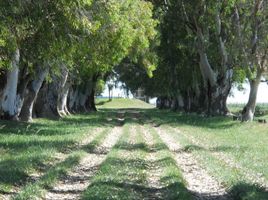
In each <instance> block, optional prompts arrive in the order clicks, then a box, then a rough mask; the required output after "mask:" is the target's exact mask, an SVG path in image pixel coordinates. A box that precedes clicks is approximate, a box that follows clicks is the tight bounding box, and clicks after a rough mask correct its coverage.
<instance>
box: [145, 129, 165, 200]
mask: <svg viewBox="0 0 268 200" xmlns="http://www.w3.org/2000/svg"><path fill="white" fill-rule="evenodd" d="M141 131H142V133H143V137H144V141H145V144H146V145H147V146H148V147H149V150H150V152H148V153H147V156H146V161H147V163H149V166H148V169H147V185H148V187H149V191H148V194H147V195H148V197H147V199H163V198H164V197H163V194H162V192H161V191H160V190H161V189H162V188H163V184H161V181H160V180H161V174H162V169H161V167H160V166H157V165H156V164H154V163H156V162H157V160H158V155H157V152H155V151H154V150H153V149H154V145H155V139H154V137H153V135H152V133H150V132H149V131H148V130H147V129H146V128H145V127H143V126H142V127H141Z"/></svg>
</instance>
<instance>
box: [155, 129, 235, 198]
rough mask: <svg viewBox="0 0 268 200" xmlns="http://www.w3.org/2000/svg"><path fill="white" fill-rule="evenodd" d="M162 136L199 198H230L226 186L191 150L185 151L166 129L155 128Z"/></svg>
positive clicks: (194, 193) (191, 189)
mask: <svg viewBox="0 0 268 200" xmlns="http://www.w3.org/2000/svg"><path fill="white" fill-rule="evenodd" d="M155 130H156V131H157V133H158V135H159V136H160V138H161V139H162V140H163V141H164V143H165V144H166V145H167V146H168V148H169V150H170V151H172V152H173V153H174V158H175V160H176V162H177V164H178V166H179V168H181V169H182V174H183V177H184V179H185V180H186V182H187V184H188V185H187V188H188V190H189V191H190V192H192V194H193V195H194V197H195V199H197V200H214V199H217V200H228V199H230V197H229V196H228V195H227V192H226V190H225V188H224V187H223V186H222V185H221V184H220V183H218V182H217V181H216V180H215V179H214V178H213V177H212V176H210V175H209V174H208V173H207V172H206V171H205V170H204V169H203V168H201V167H200V165H199V164H198V162H197V160H196V159H195V157H194V156H193V155H192V154H191V153H190V152H184V151H183V150H182V147H181V145H180V144H179V143H178V142H176V141H175V140H174V138H172V137H171V136H170V135H169V134H168V133H167V132H166V131H164V130H163V129H161V128H155Z"/></svg>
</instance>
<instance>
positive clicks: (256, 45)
mask: <svg viewBox="0 0 268 200" xmlns="http://www.w3.org/2000/svg"><path fill="white" fill-rule="evenodd" d="M242 13H243V14H242ZM267 17H268V3H267V2H266V1H263V0H256V1H238V2H237V3H236V7H235V20H236V28H237V38H238V40H237V43H238V45H239V47H240V54H241V56H240V59H241V61H242V63H243V67H242V69H243V70H244V71H245V74H246V77H247V79H248V81H249V84H250V95H249V99H248V102H247V104H246V106H245V107H244V109H243V113H242V121H252V120H253V117H254V113H255V107H256V99H257V93H258V87H259V84H260V81H261V78H262V76H263V75H264V72H265V71H266V70H267V51H268V39H267V31H268V21H267Z"/></svg>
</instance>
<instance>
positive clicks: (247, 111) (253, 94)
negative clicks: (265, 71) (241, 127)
mask: <svg viewBox="0 0 268 200" xmlns="http://www.w3.org/2000/svg"><path fill="white" fill-rule="evenodd" d="M249 82H250V93H249V99H248V102H247V104H246V106H245V107H244V109H243V111H242V121H243V122H250V121H253V119H254V113H255V108H256V101H257V94H258V88H259V85H260V82H261V73H260V72H259V73H258V74H257V78H256V79H254V80H250V81H249Z"/></svg>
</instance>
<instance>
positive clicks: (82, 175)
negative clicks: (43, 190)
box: [44, 127, 122, 200]
mask: <svg viewBox="0 0 268 200" xmlns="http://www.w3.org/2000/svg"><path fill="white" fill-rule="evenodd" d="M121 134H122V128H119V127H116V128H113V129H112V131H111V132H110V133H109V135H108V136H107V137H106V138H105V140H104V141H103V142H102V144H101V145H100V146H98V147H97V148H96V150H95V151H94V153H88V154H87V155H86V156H85V157H84V158H83V159H82V160H81V162H80V163H79V165H78V166H76V167H75V169H74V170H73V171H72V172H70V173H69V174H68V175H67V176H66V177H64V179H62V180H60V181H59V182H58V184H57V185H56V186H55V187H54V188H53V189H52V190H50V191H48V192H47V194H46V196H45V198H44V199H46V200H77V199H79V198H80V196H81V194H82V192H83V191H84V190H85V189H86V188H87V187H88V186H89V185H90V179H91V178H92V177H93V176H94V175H95V174H96V173H97V171H98V169H99V167H100V165H101V163H102V162H103V161H104V160H105V158H106V156H107V153H108V152H109V151H110V150H111V148H112V147H113V146H114V145H115V144H116V142H117V140H118V139H119V138H120V136H121ZM88 142H89V141H88Z"/></svg>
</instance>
